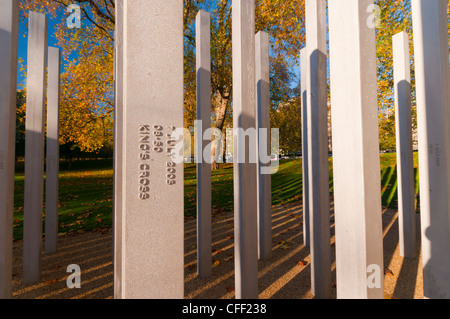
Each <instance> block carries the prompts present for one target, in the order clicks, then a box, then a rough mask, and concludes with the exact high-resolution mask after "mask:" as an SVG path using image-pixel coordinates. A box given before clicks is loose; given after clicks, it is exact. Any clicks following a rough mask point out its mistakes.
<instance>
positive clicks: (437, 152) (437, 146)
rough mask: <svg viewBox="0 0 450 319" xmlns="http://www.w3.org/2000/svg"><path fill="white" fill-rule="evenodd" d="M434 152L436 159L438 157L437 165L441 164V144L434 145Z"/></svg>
mask: <svg viewBox="0 0 450 319" xmlns="http://www.w3.org/2000/svg"><path fill="white" fill-rule="evenodd" d="M434 152H435V154H436V155H435V159H436V166H437V167H439V166H441V146H440V145H439V144H435V145H434Z"/></svg>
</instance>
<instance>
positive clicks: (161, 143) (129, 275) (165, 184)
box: [114, 0, 184, 299]
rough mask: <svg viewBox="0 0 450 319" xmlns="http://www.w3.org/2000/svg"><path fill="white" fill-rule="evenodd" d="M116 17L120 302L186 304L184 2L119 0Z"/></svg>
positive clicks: (116, 242) (116, 204)
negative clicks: (173, 301) (176, 156)
mask: <svg viewBox="0 0 450 319" xmlns="http://www.w3.org/2000/svg"><path fill="white" fill-rule="evenodd" d="M116 16H117V18H118V23H117V26H116V34H115V36H116V53H117V57H116V64H115V66H116V89H117V91H116V112H117V115H116V120H117V123H116V124H115V125H116V126H115V130H116V131H115V140H116V142H119V146H118V147H116V152H115V156H116V158H115V169H116V172H115V179H114V183H115V189H114V196H115V197H114V209H115V216H114V221H115V225H114V227H115V230H114V236H115V238H114V245H115V254H114V256H115V272H116V273H117V274H116V275H115V286H116V288H115V297H116V298H125V299H129V298H133V299H134V298H137V299H166V298H169V299H181V298H183V297H184V242H183V240H184V191H183V187H184V186H183V182H184V178H183V175H184V170H183V157H182V156H181V161H176V160H175V159H174V156H173V153H174V150H175V149H176V148H177V145H179V143H183V136H182V134H181V139H177V138H176V137H175V136H174V135H173V133H174V132H177V130H179V129H182V128H183V109H184V107H183V105H184V101H183V98H184V96H183V94H184V86H183V82H184V77H183V57H184V55H183V54H184V52H183V1H182V0H152V1H148V0H119V1H117V3H116ZM162 39H163V41H162ZM177 136H178V135H177ZM182 148H183V147H181V149H182Z"/></svg>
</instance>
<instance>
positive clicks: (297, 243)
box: [13, 205, 423, 299]
mask: <svg viewBox="0 0 450 319" xmlns="http://www.w3.org/2000/svg"><path fill="white" fill-rule="evenodd" d="M301 208H302V207H301V206H300V205H288V206H276V207H273V218H272V225H273V227H272V229H273V231H272V232H273V243H272V244H273V248H272V252H273V256H272V258H271V259H270V260H269V261H259V265H258V270H259V271H258V279H259V280H258V283H259V292H260V294H259V298H261V299H271V298H273V299H310V298H313V296H312V295H311V293H310V284H311V281H310V254H309V248H307V247H305V246H304V245H303V234H302V230H303V226H302V215H301ZM417 217H418V216H417ZM330 220H331V235H332V238H331V243H330V244H331V253H332V262H333V263H332V278H333V279H332V280H333V282H332V298H336V284H335V282H336V272H335V262H334V261H335V249H334V216H333V211H332V210H331V212H330ZM383 233H384V242H383V244H384V266H385V282H384V289H385V298H387V299H391V298H392V299H414V298H423V280H422V261H421V258H420V255H419V256H418V257H416V258H413V259H404V258H402V257H400V256H399V247H398V221H397V212H395V211H391V210H385V211H383ZM418 233H419V232H418ZM233 235H234V231H233V216H232V213H223V212H222V213H219V212H215V216H214V218H213V271H212V273H213V275H212V277H211V278H209V279H200V278H198V277H197V274H196V270H197V263H196V222H195V219H194V218H187V219H186V221H185V298H187V299H219V298H222V299H229V298H234V245H233V243H234V242H233V241H234V238H233ZM419 243H420V238H419V236H418V239H417V244H418V245H419ZM70 264H77V265H79V266H80V267H81V288H80V289H68V288H67V285H66V280H67V277H68V276H69V275H70V274H69V273H67V272H66V269H67V266H69V265H70ZM13 298H14V299H70V298H73V299H78V298H82V299H105V298H113V265H112V233H111V230H106V229H105V230H99V231H98V232H89V233H81V234H73V235H65V236H61V237H60V238H59V249H58V253H56V254H53V255H45V254H43V255H42V278H41V280H40V281H39V283H37V284H34V285H23V284H22V242H20V241H18V242H15V243H14V265H13Z"/></svg>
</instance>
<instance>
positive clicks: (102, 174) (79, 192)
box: [14, 153, 418, 240]
mask: <svg viewBox="0 0 450 319" xmlns="http://www.w3.org/2000/svg"><path fill="white" fill-rule="evenodd" d="M380 159H381V190H382V200H383V206H385V207H390V208H396V206H397V170H396V154H394V153H390V154H382V155H381V157H380ZM301 166H302V165H301V160H283V161H281V162H280V167H279V170H278V173H276V174H274V175H273V176H272V204H273V205H278V204H286V203H294V202H299V201H301V199H302V173H301ZM417 167H418V165H417V153H414V174H415V177H416V194H417V193H418V183H417V181H418V169H417ZM331 168H332V158H330V195H332V192H333V180H332V169H331ZM112 174H113V171H112V160H96V161H93V160H91V161H79V162H73V164H72V170H68V169H67V163H65V162H62V163H61V165H60V194H59V201H60V208H59V232H60V233H61V234H66V233H76V232H85V231H93V230H99V231H101V230H103V229H105V228H110V227H111V226H112V183H113V177H112ZM195 175H196V169H195V164H185V190H184V193H185V196H184V202H185V215H186V216H195V211H196V209H195V204H196V193H197V192H196V176H195ZM44 189H45V188H44ZM23 193H24V174H23V163H18V164H17V166H16V176H15V197H14V207H15V210H14V239H16V240H17V239H22V229H23ZM44 206H45V201H44ZM232 209H233V165H232V164H223V165H222V166H221V169H219V170H216V171H213V172H212V210H213V213H219V212H222V211H228V210H232ZM44 218H45V215H44Z"/></svg>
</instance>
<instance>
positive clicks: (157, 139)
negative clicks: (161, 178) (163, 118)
mask: <svg viewBox="0 0 450 319" xmlns="http://www.w3.org/2000/svg"><path fill="white" fill-rule="evenodd" d="M167 129H168V130H169V131H170V133H167V134H166V135H165V136H164V127H163V126H162V125H154V126H153V138H154V140H153V143H152V147H153V151H154V152H156V153H158V154H162V153H164V150H165V151H166V152H165V154H166V156H167V158H169V160H168V161H167V162H166V167H164V170H165V174H166V183H167V185H175V184H176V178H177V175H176V173H177V164H176V163H174V162H173V161H172V151H173V150H174V147H175V144H176V141H175V140H174V139H172V132H173V131H174V130H175V129H176V127H174V126H168V127H167Z"/></svg>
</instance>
